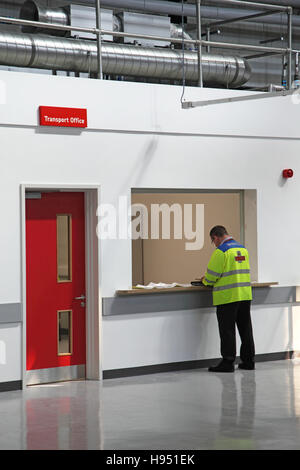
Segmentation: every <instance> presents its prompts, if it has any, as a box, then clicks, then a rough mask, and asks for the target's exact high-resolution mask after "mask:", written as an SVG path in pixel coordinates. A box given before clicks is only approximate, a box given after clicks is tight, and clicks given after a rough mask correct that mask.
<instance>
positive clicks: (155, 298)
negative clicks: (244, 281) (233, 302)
mask: <svg viewBox="0 0 300 470" xmlns="http://www.w3.org/2000/svg"><path fill="white" fill-rule="evenodd" d="M294 302H296V287H293V286H291V287H258V288H253V302H252V303H253V305H268V304H289V303H294ZM209 307H213V304H212V293H211V292H210V291H207V290H203V291H202V292H201V291H197V292H195V291H194V292H172V293H164V292H162V293H158V292H157V293H152V294H136V295H134V294H133V295H124V296H116V297H107V298H104V299H103V300H102V312H103V316H111V315H130V314H135V313H154V312H173V311H174V312H175V311H178V310H181V311H182V310H193V309H198V308H199V309H201V308H209Z"/></svg>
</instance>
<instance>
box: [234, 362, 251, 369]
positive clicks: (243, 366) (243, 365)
mask: <svg viewBox="0 0 300 470" xmlns="http://www.w3.org/2000/svg"><path fill="white" fill-rule="evenodd" d="M238 368H239V369H243V370H254V369H255V363H254V362H241V363H240V364H239V365H238Z"/></svg>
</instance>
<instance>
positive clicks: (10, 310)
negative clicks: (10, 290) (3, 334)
mask: <svg viewBox="0 0 300 470" xmlns="http://www.w3.org/2000/svg"><path fill="white" fill-rule="evenodd" d="M21 321H22V304H21V303H15V304H0V324H1V323H19V322H21Z"/></svg>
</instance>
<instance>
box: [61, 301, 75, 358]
mask: <svg viewBox="0 0 300 470" xmlns="http://www.w3.org/2000/svg"><path fill="white" fill-rule="evenodd" d="M57 313H58V317H57V320H58V355H66V354H72V311H71V310H62V311H59V312H57Z"/></svg>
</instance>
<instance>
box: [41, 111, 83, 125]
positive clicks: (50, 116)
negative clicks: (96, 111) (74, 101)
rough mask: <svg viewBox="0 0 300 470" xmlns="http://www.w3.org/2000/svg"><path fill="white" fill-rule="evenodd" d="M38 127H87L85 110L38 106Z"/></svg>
mask: <svg viewBox="0 0 300 470" xmlns="http://www.w3.org/2000/svg"><path fill="white" fill-rule="evenodd" d="M40 126H56V127H87V110H86V109H82V108H57V107H55V106H40Z"/></svg>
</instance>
